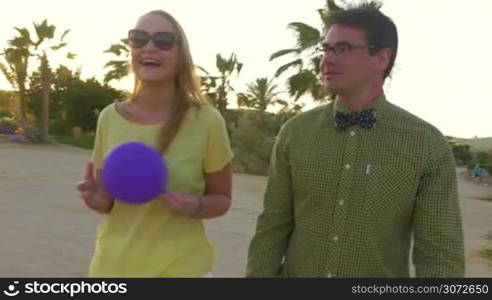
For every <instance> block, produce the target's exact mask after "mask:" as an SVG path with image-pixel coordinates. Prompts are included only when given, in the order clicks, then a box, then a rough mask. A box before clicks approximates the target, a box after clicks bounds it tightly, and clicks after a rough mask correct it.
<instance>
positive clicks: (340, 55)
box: [321, 24, 384, 95]
mask: <svg viewBox="0 0 492 300" xmlns="http://www.w3.org/2000/svg"><path fill="white" fill-rule="evenodd" d="M369 46H371V45H367V42H366V39H365V36H364V32H363V31H362V30H360V29H355V28H352V27H347V26H342V25H336V24H335V25H332V26H331V27H330V29H329V30H328V32H327V33H326V36H325V38H324V41H323V51H324V55H323V59H322V60H321V72H322V79H323V83H324V84H325V86H326V87H327V88H328V89H329V90H330V91H331V92H332V93H334V94H338V95H347V94H351V93H354V92H357V91H358V90H360V89H362V88H364V87H365V86H367V85H368V84H369V83H371V82H372V81H373V80H374V78H377V77H376V76H381V75H382V72H383V71H384V66H383V65H382V61H381V57H380V55H379V54H376V55H370V53H369V51H370V49H369V48H368V47H369Z"/></svg>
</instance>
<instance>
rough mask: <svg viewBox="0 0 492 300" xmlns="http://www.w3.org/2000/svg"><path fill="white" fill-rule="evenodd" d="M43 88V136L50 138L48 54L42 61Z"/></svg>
mask: <svg viewBox="0 0 492 300" xmlns="http://www.w3.org/2000/svg"><path fill="white" fill-rule="evenodd" d="M41 86H42V101H43V106H42V107H43V108H42V117H41V118H42V129H43V136H44V137H45V138H47V137H48V133H49V120H50V69H49V65H48V58H47V57H46V54H45V55H44V56H43V57H42V59H41Z"/></svg>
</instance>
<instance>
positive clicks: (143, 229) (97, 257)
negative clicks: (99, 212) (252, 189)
mask: <svg viewBox="0 0 492 300" xmlns="http://www.w3.org/2000/svg"><path fill="white" fill-rule="evenodd" d="M161 127H162V125H161V124H156V125H144V124H138V123H135V122H132V121H129V120H127V119H125V118H123V117H122V116H121V115H120V114H119V113H118V112H117V111H116V109H115V104H111V105H109V106H107V107H106V108H105V109H104V110H103V111H102V112H101V114H100V115H99V119H98V125H97V130H96V140H95V145H94V151H93V154H92V162H93V163H94V166H95V168H96V169H100V168H101V166H102V164H103V162H104V157H105V156H106V155H107V154H109V153H110V152H111V150H112V149H114V148H115V147H116V146H118V145H120V144H122V143H125V142H129V141H139V142H143V143H146V144H147V145H149V146H152V147H154V148H156V147H157V141H158V136H159V134H160V131H161ZM232 156H233V154H232V150H231V147H230V144H229V138H228V136H227V130H226V126H225V122H224V119H223V118H222V116H221V115H220V114H219V112H218V111H217V110H216V109H215V108H213V107H212V106H210V105H204V106H202V107H200V108H197V107H192V108H190V109H189V110H188V112H187V113H186V115H185V118H184V120H183V123H182V125H181V128H180V130H179V131H178V133H177V135H176V137H175V138H174V140H173V142H172V143H171V145H170V147H169V148H168V150H167V151H166V153H165V159H166V163H167V166H168V170H169V179H168V185H167V190H168V191H181V192H187V193H189V194H192V195H202V194H203V193H204V191H205V173H212V172H216V171H219V170H221V169H222V168H223V167H225V166H226V164H227V163H228V162H230V161H231V159H232ZM212 264H213V248H212V245H211V244H210V242H209V241H208V240H207V238H206V237H205V229H204V225H203V221H202V220H198V219H192V218H184V217H176V216H174V215H172V214H171V213H170V211H168V210H167V208H165V206H164V205H163V204H162V203H161V202H160V201H159V200H157V199H154V200H152V201H150V202H148V203H146V204H143V205H128V204H125V203H123V202H120V201H115V203H114V206H113V208H112V210H111V212H110V214H109V215H108V217H107V218H106V220H105V221H104V222H103V223H102V224H101V226H100V227H99V229H98V235H97V241H96V246H95V251H94V255H93V257H92V262H91V266H90V270H89V276H90V277H200V276H203V275H204V274H206V273H207V272H210V271H211V268H212Z"/></svg>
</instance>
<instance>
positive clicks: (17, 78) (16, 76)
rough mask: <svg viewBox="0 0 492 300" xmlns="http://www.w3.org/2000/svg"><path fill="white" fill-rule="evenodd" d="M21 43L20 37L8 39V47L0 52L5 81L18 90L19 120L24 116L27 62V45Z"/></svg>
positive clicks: (1, 68)
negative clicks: (3, 61) (3, 59)
mask: <svg viewBox="0 0 492 300" xmlns="http://www.w3.org/2000/svg"><path fill="white" fill-rule="evenodd" d="M16 29H17V28H16ZM17 30H18V29H17ZM22 43H23V41H22V40H20V39H13V40H10V41H9V46H10V48H7V49H5V50H4V52H3V53H2V55H3V56H4V58H5V61H6V64H3V63H0V70H1V71H2V73H3V74H4V75H5V77H6V78H7V81H8V82H9V83H10V84H11V85H12V87H13V88H14V89H16V90H18V97H19V107H18V112H19V116H18V117H19V119H20V121H24V120H25V118H26V80H27V67H28V62H29V50H28V47H27V45H26V44H22Z"/></svg>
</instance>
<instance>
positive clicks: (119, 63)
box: [104, 39, 130, 84]
mask: <svg viewBox="0 0 492 300" xmlns="http://www.w3.org/2000/svg"><path fill="white" fill-rule="evenodd" d="M104 53H110V54H113V55H115V56H116V57H118V59H116V60H110V61H109V62H107V63H106V64H105V65H104V68H109V71H108V72H107V73H106V74H105V75H104V83H105V84H108V83H109V82H111V81H112V80H120V79H122V78H124V77H126V76H128V74H129V69H130V68H129V67H130V66H129V58H128V57H129V55H130V49H129V48H128V45H127V44H126V42H125V40H124V39H123V40H121V42H119V43H117V44H112V45H111V46H110V47H109V48H108V49H107V50H106V51H104Z"/></svg>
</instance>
